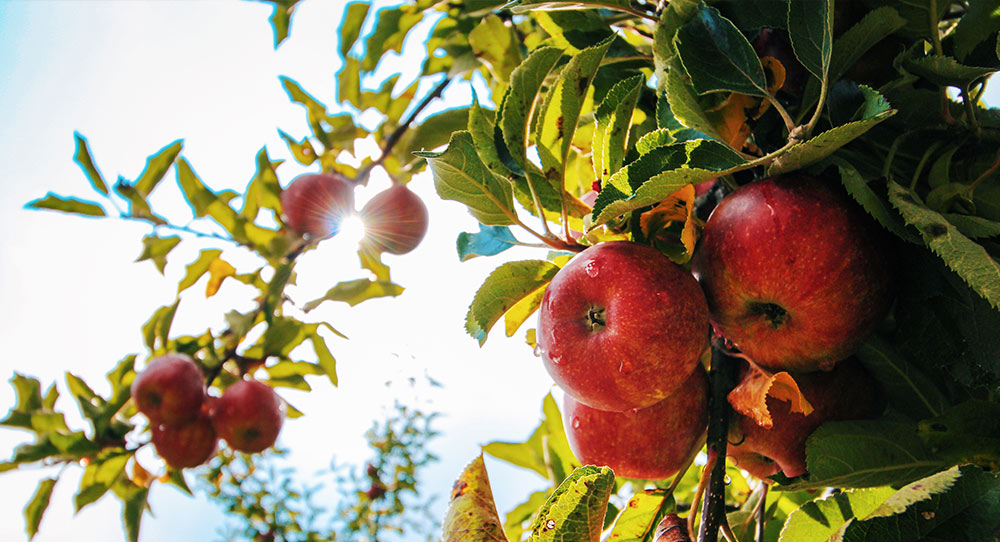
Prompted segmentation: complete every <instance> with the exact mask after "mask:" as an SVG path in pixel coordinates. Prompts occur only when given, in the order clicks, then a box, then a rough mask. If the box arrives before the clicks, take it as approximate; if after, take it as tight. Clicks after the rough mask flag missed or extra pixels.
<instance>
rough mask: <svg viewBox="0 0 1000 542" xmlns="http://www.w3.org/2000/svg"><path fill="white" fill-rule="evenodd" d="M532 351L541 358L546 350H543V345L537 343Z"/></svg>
mask: <svg viewBox="0 0 1000 542" xmlns="http://www.w3.org/2000/svg"><path fill="white" fill-rule="evenodd" d="M531 353H532V354H534V355H535V357H536V358H540V357H542V354H543V353H544V351H543V350H542V347H541V346H540V345H537V344H536V345H535V348H533V349H532V350H531Z"/></svg>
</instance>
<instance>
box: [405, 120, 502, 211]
mask: <svg viewBox="0 0 1000 542" xmlns="http://www.w3.org/2000/svg"><path fill="white" fill-rule="evenodd" d="M415 154H417V156H420V157H423V158H426V159H427V162H428V163H429V164H430V168H431V172H432V173H433V174H434V187H435V188H436V189H437V193H438V195H439V196H441V198H443V199H450V200H454V201H458V202H460V203H464V204H465V205H466V206H467V207H468V208H469V212H471V213H472V216H474V217H476V220H478V221H479V222H481V223H483V224H485V225H487V226H506V225H509V224H513V223H514V221H513V220H512V218H511V217H512V216H514V215H513V213H514V211H513V205H514V200H513V195H512V192H511V187H510V183H508V182H507V181H506V180H504V179H501V178H499V177H497V176H496V175H494V174H493V172H492V171H490V170H489V169H488V168H487V167H486V166H485V165H484V164H483V162H482V161H481V160H480V159H479V155H478V154H477V153H476V148H475V144H474V143H473V140H472V136H471V135H470V134H469V132H465V131H462V132H455V133H453V134H452V135H451V141H450V142H449V143H448V149H447V150H445V151H444V152H418V153H415Z"/></svg>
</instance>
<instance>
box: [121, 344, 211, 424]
mask: <svg viewBox="0 0 1000 542" xmlns="http://www.w3.org/2000/svg"><path fill="white" fill-rule="evenodd" d="M204 399H205V384H204V382H202V374H201V369H199V368H198V366H197V365H195V363H194V361H193V360H192V359H191V358H190V357H188V356H186V355H184V354H165V355H162V356H160V357H157V358H155V359H153V360H152V361H150V362H149V365H147V366H146V368H145V369H144V370H143V371H142V372H140V373H139V374H138V375H136V377H135V380H133V381H132V400H133V401H135V406H136V408H137V409H138V410H139V412H142V413H143V414H145V415H146V417H147V418H149V421H150V422H151V424H152V425H153V426H156V425H161V424H162V425H182V424H185V423H188V422H190V421H192V420H194V419H195V418H196V417H197V416H198V411H199V410H201V405H202V402H203V401H204Z"/></svg>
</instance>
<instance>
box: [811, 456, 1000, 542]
mask: <svg viewBox="0 0 1000 542" xmlns="http://www.w3.org/2000/svg"><path fill="white" fill-rule="evenodd" d="M998 529H1000V475H997V474H994V473H990V472H985V471H983V470H981V469H979V468H978V467H972V466H961V467H958V466H956V467H952V468H950V469H948V470H947V471H944V472H940V473H938V474H935V475H933V476H930V477H927V478H924V479H923V480H918V481H916V482H913V483H912V484H909V485H908V486H906V487H904V488H902V489H900V490H899V491H898V492H897V493H896V494H895V495H893V496H891V497H889V499H888V500H887V501H886V502H885V503H884V504H883V505H882V506H880V507H879V508H878V509H877V510H875V511H874V512H873V513H872V514H871V515H869V516H868V517H867V518H865V519H863V520H853V521H851V522H849V523H848V524H847V525H845V526H844V527H843V528H842V529H841V530H840V531H839V532H837V533H836V534H835V535H834V537H833V538H832V539H831V540H836V541H838V542H875V541H882V540H893V541H894V542H918V541H934V540H942V541H944V540H948V541H950V540H992V539H994V538H995V537H996V533H997V531H998Z"/></svg>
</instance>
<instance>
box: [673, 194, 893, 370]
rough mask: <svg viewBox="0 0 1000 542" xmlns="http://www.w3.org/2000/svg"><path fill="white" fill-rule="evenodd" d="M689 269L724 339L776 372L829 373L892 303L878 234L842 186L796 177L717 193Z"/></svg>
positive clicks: (886, 252)
mask: <svg viewBox="0 0 1000 542" xmlns="http://www.w3.org/2000/svg"><path fill="white" fill-rule="evenodd" d="M692 269H693V271H694V273H695V276H697V277H698V280H699V281H700V282H701V286H702V288H703V289H704V290H705V297H706V298H707V299H708V307H709V310H710V311H711V313H712V319H713V321H714V323H715V324H716V325H717V326H718V328H719V329H720V330H721V331H722V333H723V335H725V337H726V338H727V339H729V340H731V341H732V342H733V343H734V344H735V345H736V346H737V347H738V348H739V349H740V350H741V351H743V353H745V354H746V355H747V356H749V357H750V358H752V359H753V360H754V361H755V362H757V363H758V364H759V365H761V366H763V367H767V368H769V369H774V370H789V371H801V372H806V371H814V370H817V369H823V370H828V369H830V368H831V367H832V366H833V364H834V363H836V362H837V361H839V360H841V359H844V358H846V357H848V356H850V355H851V354H852V353H853V352H854V351H855V350H856V349H857V347H858V346H859V345H860V344H861V342H862V341H863V340H864V338H865V335H867V334H868V332H869V331H871V329H872V328H873V327H874V326H875V325H876V324H877V323H878V322H879V321H880V320H882V318H883V317H884V316H885V314H886V312H887V311H888V309H889V305H890V303H891V302H892V288H891V285H890V278H891V272H890V260H889V249H888V246H887V245H886V243H885V239H884V237H883V232H882V231H881V230H880V229H879V228H878V226H876V225H874V223H873V222H872V221H871V220H870V219H869V217H868V216H867V215H866V214H865V213H864V211H862V210H861V209H860V208H859V207H858V206H857V205H856V204H855V203H854V202H853V201H850V200H848V197H847V195H846V194H843V193H842V192H841V191H840V190H839V187H838V188H836V189H835V188H834V187H833V186H831V183H830V182H827V181H824V180H821V179H817V178H813V177H807V176H805V175H801V174H791V175H785V176H780V177H771V178H767V179H763V180H760V181H755V182H753V183H750V184H748V185H746V186H743V187H741V188H740V189H738V190H736V191H735V192H733V193H732V194H730V195H729V196H727V197H726V198H725V199H723V200H722V202H721V203H720V204H719V205H718V206H717V207H716V208H715V210H714V211H713V212H712V215H711V216H710V217H709V219H708V223H707V224H706V225H705V230H704V232H703V234H702V240H701V244H700V245H699V246H698V248H697V249H696V250H695V254H694V258H693V261H692Z"/></svg>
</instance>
